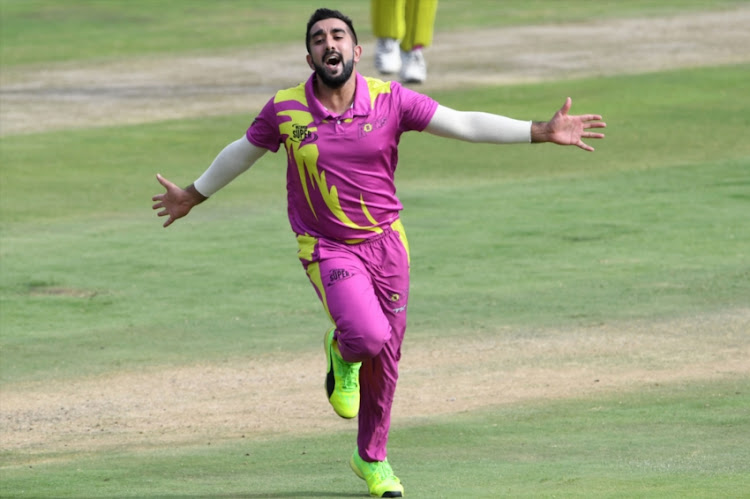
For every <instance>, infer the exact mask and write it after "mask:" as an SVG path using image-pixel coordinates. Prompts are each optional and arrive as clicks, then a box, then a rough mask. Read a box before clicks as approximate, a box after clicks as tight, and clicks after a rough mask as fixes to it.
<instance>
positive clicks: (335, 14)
mask: <svg viewBox="0 0 750 499" xmlns="http://www.w3.org/2000/svg"><path fill="white" fill-rule="evenodd" d="M331 18H333V19H340V20H342V21H344V22H345V23H346V26H347V27H348V28H349V31H350V32H351V34H352V38H354V45H358V44H359V43H358V42H357V32H356V31H354V24H352V20H351V19H349V17H347V16H345V15H344V14H342V13H341V12H339V11H338V10H331V9H325V8H323V9H318V10H316V11H315V12H313V15H312V16H310V20H309V21H307V31H306V32H305V47H307V53H308V54H309V53H310V28H312V27H313V24H315V23H316V22H318V21H322V20H323V19H331Z"/></svg>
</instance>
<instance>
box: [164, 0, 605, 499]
mask: <svg viewBox="0 0 750 499" xmlns="http://www.w3.org/2000/svg"><path fill="white" fill-rule="evenodd" d="M306 45H307V52H308V55H307V64H308V65H309V66H310V69H311V70H312V74H311V76H310V78H309V79H308V80H307V81H306V82H304V83H301V84H300V85H298V86H296V87H292V88H289V89H286V90H281V91H279V92H277V93H276V95H274V96H273V97H272V98H271V99H270V100H269V101H268V103H267V104H266V105H265V107H264V108H263V109H262V110H261V111H260V114H258V116H257V117H256V118H255V120H254V121H253V123H252V124H251V125H250V127H249V128H248V129H247V131H246V133H245V135H244V136H243V137H241V138H240V139H239V140H236V141H234V142H232V143H231V144H229V145H228V146H226V147H225V148H224V149H223V150H222V151H221V152H220V153H219V154H218V156H217V157H216V159H215V160H214V161H213V163H212V164H211V165H210V166H209V167H208V169H207V170H206V171H205V172H204V173H203V174H202V175H201V176H200V177H199V178H198V179H197V180H196V181H195V182H194V183H193V184H191V185H190V186H188V187H187V188H185V189H182V188H180V187H178V186H177V185H175V184H174V183H172V182H170V181H168V180H167V179H165V178H164V177H162V176H161V175H157V179H158V181H159V182H160V183H161V185H162V186H163V187H164V188H165V192H164V193H162V194H157V195H156V196H154V197H153V201H154V202H155V203H154V205H153V208H154V209H155V210H160V211H159V212H158V215H159V216H164V217H168V218H167V220H166V222H165V223H164V227H167V226H169V225H170V224H172V223H173V222H174V221H175V220H177V219H179V218H181V217H184V216H185V215H187V214H188V213H189V212H190V210H191V209H192V208H193V207H195V206H196V205H198V204H199V203H202V202H203V201H205V200H206V199H207V198H208V197H209V196H211V195H212V194H213V193H215V192H217V191H218V190H219V189H221V188H222V187H224V186H226V185H227V184H228V183H229V182H231V181H232V180H233V179H234V178H236V177H237V176H238V175H239V174H241V173H242V172H244V171H246V170H247V169H248V168H250V167H251V166H252V165H253V164H254V163H255V162H256V161H257V160H258V158H260V157H261V156H263V154H265V153H266V152H268V151H273V152H276V151H278V150H279V149H280V147H281V146H282V145H283V146H284V149H285V151H286V159H287V201H288V214H289V222H290V225H291V228H292V230H293V231H294V233H295V234H296V237H297V242H298V256H299V259H300V262H301V263H302V266H303V268H304V269H305V271H306V273H307V276H308V278H309V280H310V283H311V284H312V286H313V288H314V289H315V291H316V292H317V295H318V298H319V299H320V301H321V302H322V304H323V308H324V309H325V311H326V312H327V314H328V316H329V317H330V319H331V321H332V323H333V327H332V328H331V329H330V330H329V331H328V332H327V333H326V334H325V337H324V347H325V354H326V364H327V375H326V381H325V388H326V392H327V396H328V400H329V402H330V404H331V405H332V406H333V409H334V411H335V412H336V413H337V414H338V415H339V416H341V417H344V418H354V417H357V416H359V419H358V433H357V446H356V448H355V450H354V452H353V454H352V457H351V460H350V465H351V467H352V470H353V471H354V473H356V474H357V476H359V477H360V478H362V479H364V480H365V481H366V482H367V487H368V489H369V492H370V494H371V495H373V496H376V497H401V496H402V495H403V493H404V488H403V485H402V484H401V482H400V480H399V479H398V478H397V477H396V476H395V475H394V473H393V470H392V468H391V466H390V464H389V463H388V460H387V457H386V456H387V450H386V445H387V442H388V432H389V428H390V415H391V405H392V402H393V396H394V392H395V389H396V380H397V378H398V362H399V359H400V356H401V344H402V341H403V338H404V331H405V329H406V315H407V304H408V298H409V249H408V248H409V246H408V243H407V240H406V233H405V232H404V227H403V225H402V224H401V222H400V220H399V212H400V211H401V209H402V205H401V202H400V201H399V199H398V197H397V196H396V188H395V185H394V172H395V170H396V164H397V160H398V143H399V139H400V137H401V134H403V133H404V132H408V131H412V130H416V131H426V132H428V133H431V134H434V135H439V136H441V137H449V138H454V139H459V140H464V141H471V142H485V143H495V144H507V143H524V142H525V143H529V142H552V143H555V144H560V145H575V146H578V147H580V148H581V149H584V150H586V151H593V148H592V147H590V146H589V145H588V144H586V143H584V142H583V139H599V138H603V137H604V135H603V134H601V133H596V132H592V131H590V129H595V128H604V127H605V126H606V125H605V124H604V123H603V122H602V121H601V116H598V115H592V114H589V115H582V116H572V115H569V114H568V111H569V110H570V107H571V101H570V99H569V98H568V99H567V100H566V102H565V104H564V105H563V106H562V108H561V109H560V110H559V111H557V112H556V113H555V114H554V115H553V117H552V118H551V119H550V120H549V121H546V122H531V121H519V120H515V119H511V118H507V117H504V116H499V115H493V114H488V113H480V112H461V111H456V110H453V109H449V108H447V107H444V106H441V105H439V104H438V103H437V102H436V101H434V100H433V99H431V98H430V97H428V96H426V95H423V94H420V93H417V92H415V91H413V90H410V89H407V88H405V87H403V86H402V85H401V84H400V83H398V82H384V81H381V80H378V79H374V78H368V77H365V76H363V75H360V74H359V73H358V72H357V71H356V65H357V63H358V62H359V60H360V57H361V55H362V48H361V47H360V46H359V45H358V44H357V34H356V32H355V30H354V26H353V25H352V21H351V20H350V19H349V18H348V17H346V16H345V15H344V14H342V13H341V12H338V11H334V10H329V9H318V10H317V11H315V13H314V14H313V15H312V17H311V18H310V20H309V21H308V24H307V31H306Z"/></svg>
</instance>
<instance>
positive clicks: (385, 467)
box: [367, 461, 394, 482]
mask: <svg viewBox="0 0 750 499" xmlns="http://www.w3.org/2000/svg"><path fill="white" fill-rule="evenodd" d="M367 464H368V468H369V471H370V476H371V477H375V479H376V481H377V482H384V481H386V480H390V479H393V478H394V476H393V468H391V465H390V464H388V461H377V462H374V463H367Z"/></svg>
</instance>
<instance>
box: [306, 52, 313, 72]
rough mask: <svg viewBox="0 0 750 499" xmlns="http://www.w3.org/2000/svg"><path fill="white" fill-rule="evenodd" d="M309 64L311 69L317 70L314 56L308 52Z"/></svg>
mask: <svg viewBox="0 0 750 499" xmlns="http://www.w3.org/2000/svg"><path fill="white" fill-rule="evenodd" d="M306 59H307V65H308V66H310V69H312V70H313V71H315V64H313V60H312V56H311V55H310V54H307V57H306Z"/></svg>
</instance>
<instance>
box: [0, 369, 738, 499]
mask: <svg viewBox="0 0 750 499" xmlns="http://www.w3.org/2000/svg"><path fill="white" fill-rule="evenodd" d="M749 403H750V383H748V381H747V380H736V381H726V382H721V383H700V384H695V383H694V384H689V385H687V384H686V385H679V386H651V387H648V388H646V389H643V390H642V391H640V392H638V393H631V394H623V395H618V396H599V397H588V398H583V399H576V400H567V401H559V402H548V401H547V402H531V403H522V404H514V405H511V406H500V407H496V408H494V409H492V410H484V411H477V412H472V413H464V414H459V415H453V416H450V417H433V418H423V419H417V420H415V421H412V422H411V423H409V424H406V425H405V426H402V427H400V428H396V429H394V430H393V431H392V442H393V443H392V444H391V446H390V455H391V460H392V462H393V465H394V467H395V468H394V469H395V470H396V472H397V473H398V474H399V475H400V478H401V479H402V481H403V482H404V483H405V486H406V491H407V494H408V496H409V497H415V498H419V497H430V498H439V497H487V498H489V497H498V496H501V497H528V498H532V497H533V498H536V497H592V498H594V497H596V498H600V497H667V498H669V497H673V498H686V497H690V498H692V497H695V498H698V497H709V496H710V497H743V495H744V494H746V493H747V490H748V487H749V486H750V478H748V477H749V476H750V450H749V449H750V416H749V415H748V413H747V410H746V409H747V405H748V404H749ZM351 449H352V443H351V435H349V434H348V432H344V431H340V432H334V433H332V434H330V435H327V436H316V437H307V438H271V439H262V440H251V439H247V438H242V436H240V435H238V436H237V438H236V439H234V440H230V441H218V442H217V441H205V442H201V443H200V444H196V445H194V446H182V447H178V448H165V447H159V446H154V447H152V448H142V449H140V450H137V449H128V448H123V449H114V450H111V451H109V452H106V453H100V454H97V455H95V456H85V455H83V456H81V455H54V454H51V455H47V456H44V455H43V456H36V459H34V460H31V461H29V463H31V464H27V462H26V460H24V459H23V458H20V459H18V458H17V460H16V461H15V463H14V464H13V465H11V466H6V467H5V468H4V469H3V480H2V482H1V483H0V495H3V494H4V493H12V494H13V496H14V497H19V498H23V497H39V498H41V497H56V498H65V497H76V498H80V497H87V498H96V497H185V498H188V497H193V498H194V497H217V498H240V497H242V498H254V497H265V498H273V497H295V498H303V497H362V493H361V492H362V483H361V482H360V481H359V479H357V478H356V477H355V476H354V474H353V473H351V472H350V471H349V470H348V464H347V456H348V453H349V452H351ZM311 470H312V471H311Z"/></svg>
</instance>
